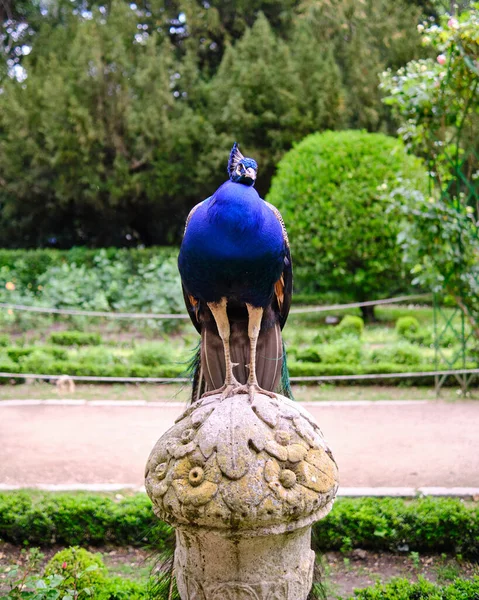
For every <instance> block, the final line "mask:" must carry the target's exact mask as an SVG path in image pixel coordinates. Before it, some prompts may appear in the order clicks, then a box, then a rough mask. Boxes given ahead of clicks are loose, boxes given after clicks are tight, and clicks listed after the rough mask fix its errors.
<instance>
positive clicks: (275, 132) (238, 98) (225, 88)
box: [208, 14, 307, 192]
mask: <svg viewBox="0 0 479 600" xmlns="http://www.w3.org/2000/svg"><path fill="white" fill-rule="evenodd" d="M208 92H209V104H208V115H209V118H210V119H211V121H212V123H213V125H214V127H215V129H216V131H217V132H218V133H220V132H222V134H223V135H221V134H220V136H219V139H220V140H221V139H222V138H223V139H224V140H225V141H224V142H223V146H224V148H225V150H226V148H230V147H231V143H232V141H234V140H237V141H241V143H242V145H244V148H245V149H246V150H247V152H248V154H249V155H251V156H254V157H255V158H256V160H257V162H258V164H260V171H259V179H258V190H259V192H264V191H265V188H266V186H265V185H264V182H268V183H269V178H270V177H271V174H272V172H273V169H274V165H275V164H276V162H277V161H278V159H279V158H280V157H281V156H282V154H283V153H284V151H285V150H286V149H288V148H289V147H290V146H291V144H292V142H293V141H294V140H295V139H299V138H300V137H301V133H302V132H304V131H305V123H304V120H303V112H304V109H305V100H304V94H303V90H302V85H301V80H300V78H299V76H298V73H297V71H296V69H295V64H294V62H293V59H292V56H291V52H290V50H289V48H288V46H287V44H286V43H285V42H284V41H282V40H281V39H279V38H278V37H277V36H276V35H275V34H274V32H273V30H272V29H271V26H270V25H269V23H268V21H267V19H266V17H265V16H264V15H262V14H260V15H259V17H258V19H257V20H256V22H255V24H254V25H253V27H252V28H251V29H248V30H247V31H246V33H245V34H244V36H243V37H242V38H241V40H240V41H239V42H237V44H236V45H235V46H229V47H228V48H227V49H226V51H225V54H224V56H223V60H222V61H221V65H220V67H219V69H218V73H217V74H216V75H215V77H213V79H212V80H211V84H210V86H209V90H208ZM306 131H307V130H306ZM266 189H267V188H266Z"/></svg>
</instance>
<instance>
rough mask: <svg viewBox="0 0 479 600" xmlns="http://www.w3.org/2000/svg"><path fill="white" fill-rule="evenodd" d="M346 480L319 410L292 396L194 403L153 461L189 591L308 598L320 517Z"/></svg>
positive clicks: (157, 501)
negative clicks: (313, 542) (319, 422)
mask: <svg viewBox="0 0 479 600" xmlns="http://www.w3.org/2000/svg"><path fill="white" fill-rule="evenodd" d="M337 480H338V476H337V467H336V463H335V462H334V459H333V457H332V454H331V452H330V450H329V448H328V447H327V446H326V444H325V442H324V439H323V436H322V434H321V432H320V430H319V428H318V426H317V424H316V423H315V421H314V419H313V418H312V417H311V415H309V413H308V412H306V411H305V410H304V409H302V408H301V407H300V406H299V405H298V404H297V403H295V402H293V401H291V400H289V399H287V398H284V397H283V396H278V397H277V398H269V397H267V396H264V395H262V394H258V395H257V396H255V398H254V400H253V402H251V401H250V400H249V398H248V396H247V395H245V394H239V395H237V396H233V397H231V398H227V399H225V400H222V399H221V397H220V396H219V395H218V396H209V397H206V398H202V399H200V400H199V401H198V402H196V403H195V404H193V405H192V406H191V407H189V408H188V409H187V410H186V411H185V412H184V413H183V414H182V415H181V416H180V417H179V419H178V420H177V421H176V424H175V425H174V426H173V427H172V428H171V429H170V430H169V431H168V432H167V433H166V434H165V435H163V436H162V437H161V438H160V440H159V441H158V442H157V444H156V445H155V447H154V448H153V450H152V453H151V455H150V458H149V459H148V463H147V468H146V489H147V492H148V494H149V496H150V498H151V500H152V502H153V505H154V511H155V513H156V515H157V516H158V517H160V518H161V519H163V520H165V521H167V522H168V523H170V524H171V525H173V526H175V527H176V541H177V545H176V552H175V574H176V578H177V585H178V591H179V593H180V596H181V598H182V600H247V599H248V600H249V599H254V600H306V597H307V596H308V594H309V591H310V589H311V586H312V578H313V565H314V553H313V551H312V550H311V526H312V524H313V523H314V522H315V521H318V520H319V519H321V518H322V517H324V516H325V515H326V514H327V513H328V512H329V511H330V510H331V507H332V503H333V500H334V497H335V495H336V491H337V485H338V484H337Z"/></svg>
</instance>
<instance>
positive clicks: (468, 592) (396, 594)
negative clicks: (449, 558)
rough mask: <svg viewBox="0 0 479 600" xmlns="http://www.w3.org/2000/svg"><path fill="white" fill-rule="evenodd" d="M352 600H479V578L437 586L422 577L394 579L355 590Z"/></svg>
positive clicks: (457, 580) (459, 580)
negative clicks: (417, 579) (415, 580)
mask: <svg viewBox="0 0 479 600" xmlns="http://www.w3.org/2000/svg"><path fill="white" fill-rule="evenodd" d="M350 600H479V577H474V578H473V579H471V580H466V579H456V580H455V581H453V582H452V583H451V584H449V585H437V584H434V583H431V582H430V581H426V580H425V579H423V578H422V577H420V578H419V581H417V582H410V581H408V580H407V579H393V580H392V581H390V582H389V583H387V584H381V583H380V582H377V583H376V585H374V586H371V587H367V588H365V589H362V590H355V592H354V598H351V599H350Z"/></svg>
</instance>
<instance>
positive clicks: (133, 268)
mask: <svg viewBox="0 0 479 600" xmlns="http://www.w3.org/2000/svg"><path fill="white" fill-rule="evenodd" d="M31 255H33V258H35V257H37V258H39V260H38V262H35V260H34V261H33V265H32V266H31V267H29V266H28V265H29V259H30V256H31ZM76 256H77V257H78V258H79V262H78V263H76V262H67V261H66V260H65V259H70V260H72V261H74V259H75V257H76ZM2 259H3V261H4V264H3V266H2V264H1V263H2ZM7 262H9V263H10V266H8V265H7V264H6V263H7ZM42 269H45V270H43V271H42ZM158 282H161V287H159V283H158ZM0 302H7V303H13V304H28V305H34V306H44V307H45V306H48V307H51V308H69V309H71V308H73V309H79V310H95V311H106V312H108V311H117V312H157V313H168V314H169V313H179V312H183V311H184V304H183V298H182V295H181V284H180V278H179V274H178V269H177V266H176V252H175V251H174V250H171V251H167V250H165V249H158V250H157V251H156V250H155V249H150V250H149V251H146V250H145V251H138V250H131V251H126V250H118V251H111V250H100V251H97V252H94V253H93V252H91V251H77V252H74V251H73V250H72V251H70V252H68V253H62V252H55V251H40V252H38V253H36V252H32V253H30V252H28V251H27V252H25V251H24V252H19V251H13V252H8V251H3V253H0ZM11 318H12V319H13V320H15V319H22V320H24V321H25V325H26V328H33V327H32V322H31V320H32V319H34V318H38V317H37V316H32V315H28V313H21V314H20V313H18V312H15V313H13V314H12V315H11ZM143 326H144V327H147V328H148V329H150V330H157V331H158V330H160V331H161V330H168V329H170V330H171V329H172V328H174V327H177V326H178V322H177V321H174V320H173V321H168V320H166V321H165V320H154V319H148V320H145V321H143ZM60 335H62V334H60Z"/></svg>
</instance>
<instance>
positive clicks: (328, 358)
mask: <svg viewBox="0 0 479 600" xmlns="http://www.w3.org/2000/svg"><path fill="white" fill-rule="evenodd" d="M318 351H319V356H320V358H321V362H324V363H327V364H337V363H346V364H358V363H359V362H361V355H362V345H361V342H359V340H358V339H356V338H355V337H352V336H348V337H344V338H341V339H339V340H335V341H334V342H331V343H330V344H323V345H321V346H319V347H318Z"/></svg>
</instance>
